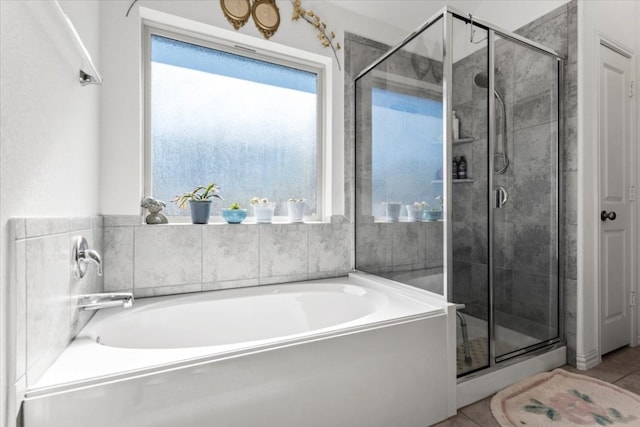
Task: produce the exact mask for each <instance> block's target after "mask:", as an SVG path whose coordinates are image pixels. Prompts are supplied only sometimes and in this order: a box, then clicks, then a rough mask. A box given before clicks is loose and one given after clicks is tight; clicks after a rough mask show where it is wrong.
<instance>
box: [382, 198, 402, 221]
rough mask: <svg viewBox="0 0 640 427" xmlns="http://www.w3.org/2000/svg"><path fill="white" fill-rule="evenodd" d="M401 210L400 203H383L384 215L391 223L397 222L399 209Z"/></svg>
mask: <svg viewBox="0 0 640 427" xmlns="http://www.w3.org/2000/svg"><path fill="white" fill-rule="evenodd" d="M401 208H402V203H396V202H385V203H384V213H385V216H386V217H387V220H389V221H391V222H398V220H399V219H400V209H401Z"/></svg>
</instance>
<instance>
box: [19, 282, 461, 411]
mask: <svg viewBox="0 0 640 427" xmlns="http://www.w3.org/2000/svg"><path fill="white" fill-rule="evenodd" d="M344 278H348V279H349V281H352V282H353V283H355V284H360V285H364V286H368V287H371V288H373V289H375V290H379V291H382V292H389V289H388V288H391V289H392V290H393V291H394V292H396V293H397V295H398V296H400V297H402V298H407V299H410V300H412V301H413V302H418V303H423V304H426V305H425V308H427V311H424V312H420V313H416V314H410V315H405V316H399V317H394V318H391V319H386V320H378V321H373V322H370V323H364V324H360V325H354V326H348V327H343V328H339V329H336V330H329V331H323V332H316V333H313V332H312V333H309V334H306V335H304V336H298V337H293V338H282V339H280V340H277V341H274V342H269V343H264V344H259V345H255V346H250V347H243V348H237V349H234V350H230V351H222V352H219V353H215V354H204V355H198V356H194V357H190V358H179V359H178V360H174V361H171V362H165V363H159V364H155V365H150V366H145V367H140V368H136V369H130V370H125V371H122V372H117V373H112V374H106V375H99V376H95V377H89V378H83V379H78V380H73V381H68V382H60V383H55V384H49V385H44V386H38V383H36V384H34V385H33V386H31V387H27V388H26V390H25V394H24V400H28V399H36V398H41V397H44V396H49V395H55V394H59V393H64V392H66V391H69V390H74V389H83V388H92V387H96V386H100V385H101V384H105V383H110V382H118V381H126V380H128V379H130V378H138V377H144V376H150V375H155V374H160V373H163V372H170V371H174V370H178V369H183V368H186V367H192V366H199V365H203V364H207V363H212V362H215V361H218V360H226V359H232V358H239V357H242V356H245V355H251V354H257V353H261V352H266V351H271V350H275V349H278V348H284V347H289V346H294V345H300V344H304V343H307V342H316V341H322V340H327V339H331V338H334V337H340V336H345V335H351V334H356V333H360V332H366V331H370V330H375V329H380V328H385V327H389V326H394V325H401V324H405V323H409V322H416V321H420V320H424V319H428V318H433V317H438V316H443V315H448V313H449V311H450V310H455V305H454V304H451V303H448V302H446V301H444V300H443V299H441V298H438V297H440V296H439V295H437V294H433V293H431V292H429V291H425V290H422V289H418V288H414V287H412V286H409V285H404V284H402V283H399V282H395V281H393V280H390V279H386V278H382V277H380V276H375V275H372V274H368V273H362V272H359V271H356V272H352V273H349V275H348V276H341V277H336V278H331V280H336V279H344ZM320 280H328V279H320ZM304 282H308V281H302V282H300V283H304ZM292 283H298V282H292ZM275 285H278V284H275ZM280 285H281V284H280ZM264 286H269V285H264ZM427 305H428V306H430V307H427ZM73 341H75V339H74V340H72V341H71V342H70V343H69V345H71V343H72V342H73ZM87 341H88V340H87ZM87 344H88V343H87ZM69 345H68V346H67V348H68V347H69ZM65 350H66V348H65ZM136 350H139V349H136ZM50 368H51V367H50Z"/></svg>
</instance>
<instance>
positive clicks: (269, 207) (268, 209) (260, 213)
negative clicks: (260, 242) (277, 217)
mask: <svg viewBox="0 0 640 427" xmlns="http://www.w3.org/2000/svg"><path fill="white" fill-rule="evenodd" d="M275 209H276V204H275V202H269V203H258V204H257V205H253V213H254V214H255V216H256V222H257V223H258V224H271V222H272V221H273V211H274V210H275Z"/></svg>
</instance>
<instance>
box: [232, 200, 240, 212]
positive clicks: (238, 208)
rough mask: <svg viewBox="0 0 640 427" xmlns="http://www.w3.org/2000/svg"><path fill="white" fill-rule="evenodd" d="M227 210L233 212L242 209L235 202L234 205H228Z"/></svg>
mask: <svg viewBox="0 0 640 427" xmlns="http://www.w3.org/2000/svg"><path fill="white" fill-rule="evenodd" d="M229 209H231V210H234V211H237V210H240V209H242V206H240V203H238V202H235V203H231V204H230V205H229Z"/></svg>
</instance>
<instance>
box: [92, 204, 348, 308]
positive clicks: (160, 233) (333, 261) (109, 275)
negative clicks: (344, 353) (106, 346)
mask: <svg viewBox="0 0 640 427" xmlns="http://www.w3.org/2000/svg"><path fill="white" fill-rule="evenodd" d="M104 225H105V227H104V245H105V248H104V276H105V279H104V283H105V290H106V291H128V292H133V293H134V295H135V296H136V297H147V296H155V295H168V294H177V293H185V292H199V291H210V290H216V289H228V288H239V287H246V286H257V285H265V284H271V283H283V282H293V281H299V280H313V279H321V278H327V277H339V276H344V275H346V274H348V273H349V271H351V269H352V261H351V259H352V255H351V254H352V240H353V239H352V238H351V236H352V233H353V226H352V225H351V224H349V223H348V222H347V221H346V220H345V219H344V218H343V217H334V218H332V222H331V223H308V224H259V225H258V224H233V225H231V224H209V225H191V224H169V225H153V226H151V225H146V224H140V218H139V217H137V216H106V217H105V224H104Z"/></svg>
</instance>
